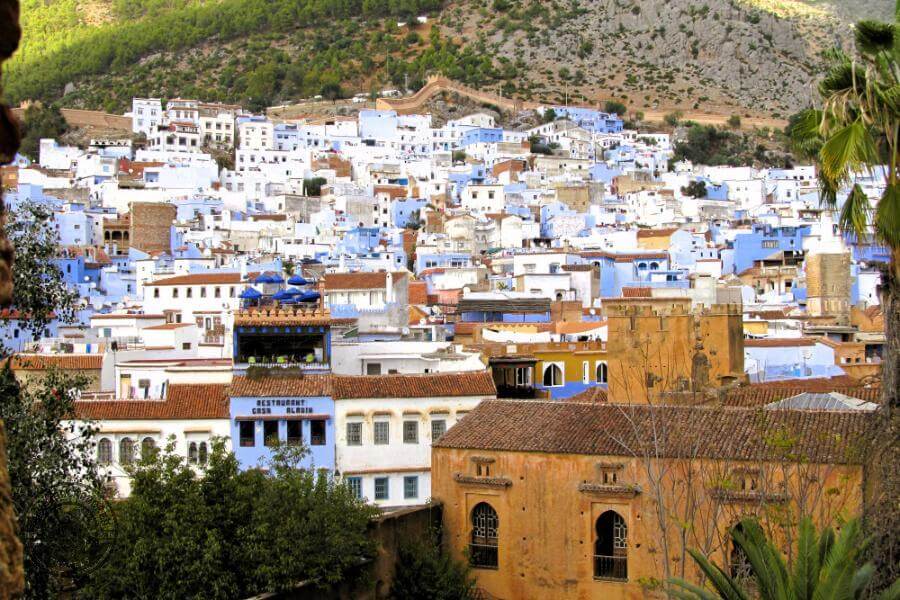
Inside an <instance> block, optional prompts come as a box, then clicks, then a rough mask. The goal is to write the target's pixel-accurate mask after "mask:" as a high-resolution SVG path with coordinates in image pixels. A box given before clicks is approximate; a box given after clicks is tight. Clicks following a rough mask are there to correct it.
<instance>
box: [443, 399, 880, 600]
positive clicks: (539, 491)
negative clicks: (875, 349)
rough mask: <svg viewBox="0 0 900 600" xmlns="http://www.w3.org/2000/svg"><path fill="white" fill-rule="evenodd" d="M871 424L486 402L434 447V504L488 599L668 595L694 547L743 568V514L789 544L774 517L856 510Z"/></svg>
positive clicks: (820, 415) (690, 572) (814, 415)
mask: <svg viewBox="0 0 900 600" xmlns="http://www.w3.org/2000/svg"><path fill="white" fill-rule="evenodd" d="M873 419H874V416H873V415H872V414H871V413H863V412H845V413H836V412H809V411H807V412H801V411H788V410H763V409H736V408H730V409H721V408H708V407H694V406H691V407H689V406H648V405H615V404H583V403H576V402H558V401H534V400H530V401H504V400H496V401H488V402H483V403H481V405H479V407H478V408H477V409H476V410H474V411H473V412H472V413H470V414H469V415H468V416H467V417H466V418H465V419H464V420H463V421H461V422H460V423H459V424H457V425H456V426H454V427H453V428H452V429H450V430H449V431H448V432H447V433H446V434H445V435H444V436H443V437H442V438H441V439H440V441H438V442H437V443H435V444H434V446H433V450H432V497H433V498H434V499H435V500H436V501H440V502H441V503H442V504H443V526H444V530H443V531H444V537H443V539H444V541H445V544H446V545H447V546H448V549H449V550H450V552H451V553H452V554H453V555H454V556H455V557H456V558H458V559H467V560H468V561H469V562H470V564H472V566H473V573H474V575H475V577H476V580H477V586H478V588H480V589H481V590H483V591H484V592H486V595H487V596H488V597H490V598H497V599H503V600H515V599H532V598H552V599H569V598H571V599H573V600H575V599H578V600H583V599H590V598H597V599H602V600H617V599H620V598H629V599H634V600H637V599H639V598H646V597H647V596H648V595H651V596H652V595H659V596H662V593H661V591H660V586H661V582H663V581H665V580H666V579H667V578H669V577H686V578H688V579H689V580H695V581H696V580H697V573H696V571H695V569H694V567H693V563H692V561H691V559H690V557H689V556H688V554H687V552H686V550H687V548H697V549H699V550H700V551H702V552H704V553H706V554H708V555H710V556H712V557H713V559H714V560H716V561H717V562H718V563H719V564H726V565H729V567H728V568H730V569H731V570H733V571H738V570H741V569H744V568H746V566H747V564H746V559H745V558H744V557H742V555H741V553H740V552H739V551H737V550H736V549H735V548H734V547H733V546H732V544H731V542H730V540H729V537H728V530H729V528H730V527H733V526H734V525H735V524H736V523H738V522H739V520H740V519H741V518H742V517H744V516H748V515H757V516H759V517H760V519H761V521H762V523H763V525H764V527H766V528H767V529H768V530H769V532H770V534H771V535H772V536H773V537H774V539H776V540H778V541H779V542H780V543H781V544H782V545H784V544H785V543H786V541H787V540H788V539H789V538H788V537H787V535H788V532H789V531H790V530H789V529H781V528H780V525H779V524H780V523H795V522H796V520H797V519H798V518H799V516H800V515H810V516H812V517H813V519H814V521H815V522H816V523H817V524H819V525H822V524H830V523H832V522H833V521H834V520H835V519H836V518H838V517H846V516H850V515H855V514H858V513H859V511H860V508H861V505H862V495H863V487H862V482H863V471H864V467H863V465H862V457H863V456H865V454H866V452H865V443H866V431H867V428H868V427H869V426H870V424H872V423H873ZM799 456H802V457H804V458H803V459H802V460H799V459H798V458H797V457H799Z"/></svg>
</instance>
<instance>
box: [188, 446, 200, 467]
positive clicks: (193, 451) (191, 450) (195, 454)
mask: <svg viewBox="0 0 900 600" xmlns="http://www.w3.org/2000/svg"><path fill="white" fill-rule="evenodd" d="M199 458H200V452H199V450H198V449H197V442H191V443H190V444H189V445H188V462H190V463H191V464H192V465H196V464H197V461H198V460H199Z"/></svg>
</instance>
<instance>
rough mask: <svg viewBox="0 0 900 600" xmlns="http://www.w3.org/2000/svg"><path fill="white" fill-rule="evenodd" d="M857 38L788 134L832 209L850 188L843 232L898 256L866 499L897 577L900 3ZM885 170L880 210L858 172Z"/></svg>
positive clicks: (887, 569) (883, 569)
mask: <svg viewBox="0 0 900 600" xmlns="http://www.w3.org/2000/svg"><path fill="white" fill-rule="evenodd" d="M855 37H856V48H857V56H856V58H851V57H850V56H848V55H847V54H846V53H844V52H841V51H839V50H834V51H832V52H831V54H830V59H831V62H830V67H829V69H828V71H827V72H826V74H825V77H824V78H823V79H822V81H821V82H820V84H819V94H820V95H821V99H822V106H821V108H820V109H810V110H807V111H804V112H802V113H800V114H799V115H797V117H796V119H792V124H791V126H790V131H789V133H790V136H791V139H792V142H793V146H794V150H795V151H796V152H797V153H798V154H799V155H801V156H807V157H810V158H812V159H813V160H815V162H816V163H817V165H818V167H819V169H818V170H819V181H820V185H821V190H822V199H823V201H824V204H825V205H827V206H831V207H836V206H837V203H838V202H837V195H838V191H839V190H841V189H842V188H846V187H847V186H849V187H850V191H849V194H848V196H847V198H846V200H845V201H844V204H843V206H842V208H841V213H840V224H841V227H842V228H843V229H844V231H846V232H848V233H851V234H853V235H855V236H856V238H857V239H858V240H860V241H862V240H867V239H871V238H872V237H873V235H874V239H875V241H877V242H879V243H882V244H884V245H885V246H887V248H888V249H889V250H890V253H891V260H890V264H888V265H886V266H885V267H883V268H882V270H881V271H882V273H881V305H882V311H883V314H884V319H885V344H884V351H883V353H882V363H881V395H882V396H881V398H882V402H881V405H882V411H881V412H882V416H883V419H882V421H881V427H879V430H878V431H877V433H876V435H875V438H876V446H877V447H878V449H877V450H876V451H873V453H872V456H873V463H872V465H871V467H872V468H871V472H872V473H873V480H876V481H878V482H879V489H878V490H877V493H875V494H872V495H871V496H870V498H869V499H868V502H867V503H868V506H867V507H866V510H865V514H866V520H865V524H866V530H867V533H868V534H869V537H870V538H871V539H872V540H873V543H872V545H871V548H872V553H871V556H872V558H873V559H874V560H875V562H876V563H877V564H878V565H879V569H878V570H879V576H880V577H883V578H886V581H892V580H893V579H894V578H896V577H897V576H898V574H900V567H898V565H900V560H898V553H900V540H898V537H897V535H896V531H897V528H898V527H900V512H898V511H897V502H898V495H900V469H897V467H896V465H897V461H898V460H900V443H898V440H900V411H898V409H900V182H898V178H900V174H898V168H900V165H898V159H900V155H898V153H900V64H898V62H900V61H898V59H900V0H898V3H897V6H896V10H895V15H894V22H893V23H879V22H875V21H862V22H860V23H857V25H856V28H855ZM882 166H884V169H885V170H884V171H883V172H884V175H885V178H886V183H887V185H886V187H885V190H884V193H883V194H882V196H881V198H879V199H878V203H877V206H876V207H875V208H874V210H873V208H872V206H871V205H870V203H869V200H868V198H867V197H866V194H865V193H864V192H863V189H862V188H861V187H860V186H859V185H858V184H857V183H856V182H855V181H854V174H855V173H858V172H860V171H865V170H870V171H871V170H872V169H880V168H881V167H882ZM880 583H881V584H883V583H884V582H880Z"/></svg>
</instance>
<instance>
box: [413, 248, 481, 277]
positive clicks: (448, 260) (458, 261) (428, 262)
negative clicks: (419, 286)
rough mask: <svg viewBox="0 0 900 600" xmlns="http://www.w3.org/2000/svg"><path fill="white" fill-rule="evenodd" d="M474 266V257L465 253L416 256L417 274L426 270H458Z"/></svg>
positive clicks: (432, 253)
mask: <svg viewBox="0 0 900 600" xmlns="http://www.w3.org/2000/svg"><path fill="white" fill-rule="evenodd" d="M470 266H472V256H471V255H470V254H467V253H465V252H447V253H434V252H431V253H422V254H416V273H417V274H418V273H421V272H422V271H423V270H424V269H434V268H447V267H450V268H458V267H470Z"/></svg>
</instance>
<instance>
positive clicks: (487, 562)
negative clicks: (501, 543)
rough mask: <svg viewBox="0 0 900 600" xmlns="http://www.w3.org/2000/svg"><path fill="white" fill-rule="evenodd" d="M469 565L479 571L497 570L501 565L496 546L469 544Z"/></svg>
mask: <svg viewBox="0 0 900 600" xmlns="http://www.w3.org/2000/svg"><path fill="white" fill-rule="evenodd" d="M469 564H470V565H472V566H473V567H477V568H479V569H496V568H497V565H498V564H499V561H498V552H497V545H496V544H475V543H471V544H469Z"/></svg>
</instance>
